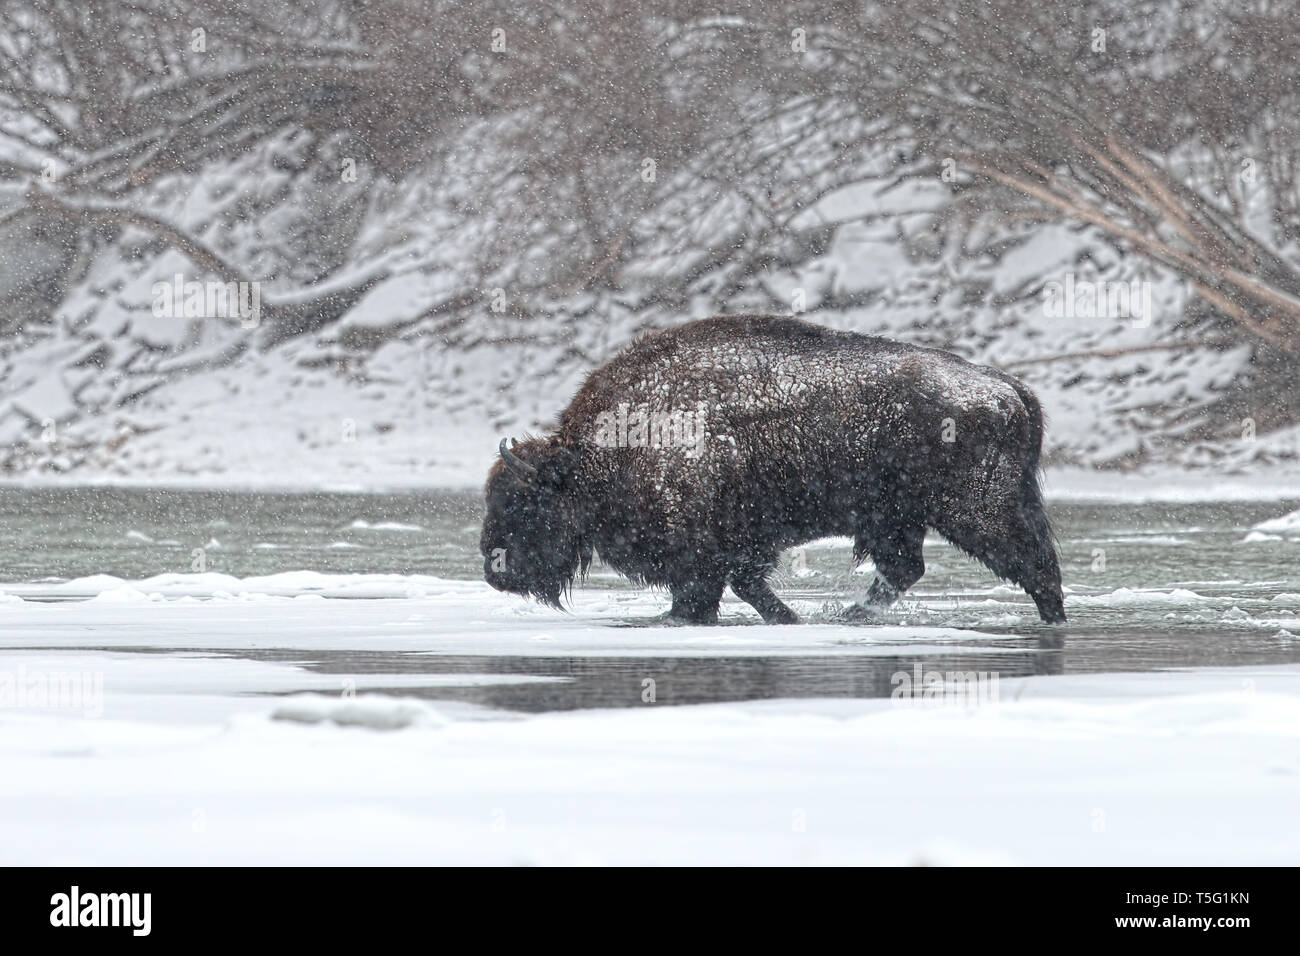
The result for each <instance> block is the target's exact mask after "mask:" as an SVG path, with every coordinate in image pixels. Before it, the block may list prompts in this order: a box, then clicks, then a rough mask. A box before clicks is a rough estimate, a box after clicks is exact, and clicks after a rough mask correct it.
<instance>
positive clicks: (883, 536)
mask: <svg viewBox="0 0 1300 956" xmlns="http://www.w3.org/2000/svg"><path fill="white" fill-rule="evenodd" d="M924 543H925V524H924V523H923V522H921V521H918V520H911V519H909V520H900V522H899V523H898V524H897V525H895V526H894V527H891V528H889V529H873V530H871V531H861V532H859V533H858V534H857V536H856V537H855V539H854V542H853V556H854V557H855V558H857V559H858V560H859V561H861V560H862V559H863V558H866V557H868V556H870V558H871V561H872V563H873V564H875V566H876V577H875V580H873V581H872V582H871V587H870V588H868V589H867V595H866V598H865V599H864V600H863V601H862V602H861V604H860V605H856V607H859V608H861V605H866V606H867V607H876V608H879V607H888V606H889V605H890V604H893V603H894V602H895V601H897V600H898V598H899V596H901V595H902V593H903V592H904V591H906V590H907V589H908V588H910V587H911V586H912V585H913V584H915V583H916V582H917V581H919V580H920V579H921V575H923V574H925V557H924V555H923V554H922V552H921V548H922V545H923V544H924ZM850 610H852V609H850ZM850 616H852V615H851V614H850Z"/></svg>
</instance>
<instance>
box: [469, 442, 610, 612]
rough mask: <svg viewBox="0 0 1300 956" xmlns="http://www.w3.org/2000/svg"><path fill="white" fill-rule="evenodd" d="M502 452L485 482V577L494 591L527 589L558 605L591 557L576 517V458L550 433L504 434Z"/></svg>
mask: <svg viewBox="0 0 1300 956" xmlns="http://www.w3.org/2000/svg"><path fill="white" fill-rule="evenodd" d="M500 452H501V457H500V459H499V460H498V461H497V462H496V464H495V465H493V466H492V471H491V472H490V473H489V474H488V481H487V489H486V495H487V516H486V517H485V518H484V519H483V535H482V537H481V538H480V540H479V549H480V550H481V551H482V552H483V576H484V577H485V578H486V579H487V582H488V584H490V585H492V586H493V587H494V588H496V589H497V590H498V591H511V592H513V593H515V594H531V595H532V596H533V597H535V598H538V599H539V600H542V601H545V602H546V603H547V604H549V605H551V606H552V607H557V608H558V607H560V606H561V604H560V597H561V595H562V594H563V593H564V592H566V591H567V590H568V589H569V586H570V585H571V584H572V583H573V578H574V576H575V575H576V574H578V572H579V571H580V570H581V572H582V573H583V574H585V573H586V572H587V566H588V565H589V564H590V563H591V548H590V546H589V545H584V543H583V539H582V534H581V527H580V525H581V523H580V521H579V506H580V501H579V496H580V490H579V488H578V487H577V472H578V468H577V464H578V457H577V455H576V454H575V453H574V451H573V450H571V449H569V448H566V447H564V446H563V445H561V444H560V443H559V440H558V439H555V438H550V439H543V438H533V439H529V440H528V441H524V442H521V443H517V444H515V445H514V447H513V448H507V447H506V443H505V441H504V439H503V440H502V442H501V447H500Z"/></svg>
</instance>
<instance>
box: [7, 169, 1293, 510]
mask: <svg viewBox="0 0 1300 956" xmlns="http://www.w3.org/2000/svg"><path fill="white" fill-rule="evenodd" d="M262 159H263V158H262V157H254V158H251V159H248V160H245V161H243V162H241V163H236V164H233V165H231V166H229V167H228V168H226V169H224V170H223V171H222V173H221V175H219V176H217V175H212V174H209V175H207V176H205V177H204V178H203V179H201V180H196V181H194V182H178V183H175V184H174V191H173V193H174V194H173V198H172V199H171V201H170V202H167V203H160V208H159V211H160V213H163V214H166V215H168V216H169V217H170V218H171V220H172V221H174V222H178V223H180V224H181V225H183V226H184V227H185V228H186V229H187V230H190V231H192V232H193V233H195V234H196V235H199V236H204V235H211V236H213V237H214V238H217V239H218V241H217V242H216V243H214V244H218V245H219V244H220V243H221V242H224V243H225V244H226V245H228V246H230V247H232V249H234V250H237V251H239V252H241V253H242V254H243V255H244V258H245V259H247V258H249V256H248V251H249V248H250V246H252V245H253V244H254V243H253V242H252V240H250V239H247V238H246V237H245V236H243V235H241V233H240V230H238V229H236V228H234V227H233V225H232V223H233V221H234V219H233V217H234V216H235V214H236V212H237V210H239V209H243V208H244V207H245V204H246V202H247V199H246V196H245V195H244V194H243V193H242V192H240V191H237V190H235V189H234V184H235V183H236V182H239V181H242V180H245V179H247V178H248V177H249V176H252V175H254V172H253V170H254V169H256V168H258V167H257V163H258V162H259V161H261V160H262ZM258 182H259V184H260V188H261V189H262V190H264V191H265V192H267V193H268V194H270V193H275V192H277V191H284V190H290V191H292V190H309V189H311V185H312V184H311V183H310V182H303V177H294V176H293V175H291V174H290V173H289V172H284V173H282V174H281V177H280V180H279V181H276V179H275V178H274V177H265V176H262V175H260V174H259V176H258ZM937 188H940V187H938V186H931V187H917V188H915V189H913V190H911V194H910V195H909V196H908V197H907V198H906V202H903V201H902V200H900V199H899V198H898V197H897V196H894V195H892V194H891V195H890V196H887V197H880V196H877V195H874V194H872V192H870V191H868V190H866V189H860V190H857V191H856V193H855V191H853V190H845V191H842V192H841V193H838V194H833V195H831V196H828V197H827V198H826V199H825V200H823V201H822V202H821V203H819V204H818V205H817V206H816V207H814V208H813V209H810V210H808V211H807V212H806V213H805V214H804V216H802V217H801V219H802V222H801V223H800V224H799V225H802V226H803V227H804V228H805V229H808V230H809V231H812V230H813V229H814V228H815V225H816V224H817V223H818V222H822V221H828V222H835V221H842V220H845V219H850V220H851V221H850V222H849V224H847V225H843V226H839V227H837V228H833V229H831V230H829V232H828V239H827V241H826V242H825V243H824V248H821V249H818V250H816V251H814V252H812V253H810V254H809V255H807V256H806V257H805V258H804V259H802V260H801V261H797V262H790V263H784V264H780V265H777V264H767V265H764V266H762V267H758V268H753V269H752V270H751V271H750V272H748V273H747V274H745V275H743V276H741V277H740V281H739V282H736V283H735V285H736V287H735V288H732V289H728V290H726V291H725V293H723V294H720V293H719V292H718V291H717V289H716V287H717V286H719V285H721V284H722V283H723V282H724V281H733V277H731V276H724V275H723V274H722V273H723V272H724V271H725V269H726V267H725V266H722V267H718V268H715V269H713V270H710V271H707V272H704V273H703V274H701V275H699V276H698V277H696V278H694V279H692V280H689V281H686V280H679V281H677V282H675V284H674V285H673V292H674V293H675V297H674V298H673V299H670V300H668V301H665V300H664V296H663V294H662V291H661V287H662V285H663V283H662V282H656V281H654V280H653V279H651V278H645V279H642V280H639V281H637V280H635V279H633V280H631V281H628V282H627V284H626V287H625V288H624V289H623V290H621V291H620V292H618V293H612V292H606V293H603V294H600V295H590V294H580V295H573V296H569V297H565V298H558V299H555V300H553V301H551V302H549V303H548V305H547V310H546V311H544V312H539V313H538V314H535V315H528V316H516V315H512V314H510V313H509V312H502V313H498V312H494V311H493V308H492V305H493V303H492V293H491V291H490V290H480V289H479V288H477V287H476V286H475V285H474V283H475V282H476V281H478V277H476V276H475V275H473V274H472V270H471V268H470V266H469V264H468V263H467V262H465V261H463V260H461V261H457V258H456V254H457V248H456V241H455V240H454V239H448V238H447V237H446V236H445V235H444V234H442V233H441V231H440V230H439V229H438V228H435V227H434V226H432V225H430V223H439V224H444V223H446V222H447V221H448V219H449V217H450V213H449V211H448V210H446V209H444V208H442V205H443V203H444V202H445V201H446V196H444V195H440V194H438V193H435V192H432V191H428V190H422V189H419V188H413V189H407V190H405V191H404V192H401V191H398V190H397V189H396V187H394V191H395V192H399V194H398V195H394V196H393V197H392V198H391V200H390V201H391V203H392V204H393V205H394V206H397V207H400V208H401V209H402V212H403V218H402V220H401V221H400V222H394V220H393V217H392V215H391V213H390V212H389V210H387V209H383V208H381V209H377V210H376V209H372V210H370V211H368V213H367V214H366V216H365V217H364V219H363V220H362V222H361V223H360V226H359V228H358V231H357V236H356V238H355V240H354V241H353V246H354V249H356V250H365V252H366V253H367V254H366V256H365V257H364V258H362V257H361V256H358V258H362V261H365V262H368V263H370V265H369V266H368V268H369V269H370V270H371V272H372V273H373V275H375V276H377V277H378V280H377V281H374V282H373V284H371V285H369V287H368V288H365V289H364V291H362V292H360V293H359V294H356V295H355V296H354V301H351V302H350V303H348V304H346V306H345V307H343V308H340V309H338V312H339V314H338V315H337V316H336V317H329V318H328V320H326V321H323V324H322V325H321V327H320V328H318V329H315V330H312V331H309V332H305V333H303V334H299V335H294V336H292V337H288V338H285V339H283V340H279V341H277V340H276V326H275V325H274V324H273V323H272V322H269V321H268V319H267V317H268V315H273V314H275V313H273V312H272V309H274V308H277V307H278V308H280V309H285V308H288V307H289V306H290V305H291V301H290V298H289V296H288V295H284V294H281V293H279V292H278V289H277V287H276V286H274V285H271V284H267V285H265V286H263V288H262V289H261V305H262V309H263V314H262V316H261V317H260V319H261V321H260V322H259V324H258V325H257V326H256V327H253V328H245V327H243V326H242V325H241V323H240V322H238V321H233V320H227V319H222V318H216V317H206V318H205V317H191V318H187V317H185V316H169V315H163V316H157V315H155V314H153V313H154V310H153V309H152V304H153V302H154V300H155V298H156V296H155V295H154V286H155V284H156V283H160V282H161V283H164V284H170V283H171V282H172V281H173V279H172V277H173V276H174V275H178V274H179V275H182V276H185V277H187V278H188V277H189V276H190V275H191V273H192V272H193V269H192V267H191V266H190V264H189V263H188V262H186V260H185V259H184V257H182V256H181V255H180V254H178V253H177V252H175V251H172V250H166V249H158V248H156V245H157V244H156V243H155V244H151V243H150V242H149V241H148V240H149V237H148V236H147V235H145V234H143V233H138V232H135V231H132V230H127V231H126V232H125V233H124V235H123V236H122V237H121V239H119V240H118V241H117V242H116V243H114V244H113V245H111V246H108V247H106V248H105V249H104V250H103V251H102V252H101V253H100V254H99V255H98V256H97V257H96V258H95V259H94V260H93V261H92V262H91V263H90V265H89V267H88V269H87V271H86V274H85V276H84V277H83V278H82V279H81V280H80V281H79V282H78V283H77V284H76V285H75V286H74V287H73V288H72V289H71V291H70V292H69V294H68V296H67V297H66V299H65V300H64V302H63V305H62V307H61V308H60V309H59V315H58V321H57V323H56V324H55V325H53V326H50V327H44V328H42V327H35V328H31V329H28V330H25V332H24V334H22V335H21V336H19V337H16V338H14V339H11V340H9V341H6V342H5V343H4V346H3V349H4V351H3V357H2V359H0V361H3V377H4V381H5V383H6V389H5V394H4V397H3V401H2V403H0V441H3V443H4V452H3V459H0V463H2V465H3V468H4V470H5V472H6V473H7V474H9V475H11V476H16V477H22V478H27V479H40V480H44V479H51V480H72V481H78V482H83V481H84V482H96V481H102V480H110V481H129V482H141V483H153V482H171V481H195V482H200V483H204V484H236V485H239V484H252V483H265V484H282V485H299V486H301V485H308V486H310V485H318V484H323V485H339V484H344V485H356V486H362V487H370V486H382V485H391V484H433V485H461V486H463V485H473V484H477V483H478V482H479V481H481V479H482V476H483V474H484V473H485V471H486V468H487V466H488V464H489V463H490V460H491V456H492V454H493V450H494V449H495V446H496V443H497V441H498V440H499V439H500V438H501V437H502V436H504V435H520V434H522V433H524V432H528V431H538V430H542V429H544V428H545V427H546V426H547V423H548V422H551V421H553V419H554V417H555V415H556V414H557V413H558V411H559V410H560V409H561V408H562V407H563V406H564V404H565V403H566V402H567V400H568V398H569V396H571V395H572V393H573V392H574V390H575V389H576V388H577V386H578V384H579V383H580V382H581V380H582V378H583V376H584V375H585V374H586V373H587V372H589V371H590V370H591V369H592V368H594V367H596V366H597V365H598V364H599V363H600V362H602V361H603V360H604V359H606V358H608V357H609V356H610V355H612V354H613V353H615V352H616V351H618V350H619V349H620V348H622V347H623V346H625V345H626V344H627V343H629V342H630V341H631V340H632V339H633V338H634V336H635V335H636V334H637V333H639V332H641V331H644V330H646V329H650V328H655V327H662V326H667V325H672V324H676V323H679V322H682V321H685V320H687V319H690V318H699V317H704V316H707V315H711V314H717V313H720V312H737V311H750V310H757V311H771V312H784V313H786V314H789V313H791V312H792V311H795V309H792V305H794V306H795V307H796V308H797V306H798V305H799V304H802V305H803V306H804V307H805V308H806V310H807V312H806V315H805V317H806V318H807V319H808V320H809V321H814V322H818V323H822V324H826V325H829V326H833V327H836V328H843V329H852V330H856V331H861V332H867V333H872V334H882V335H887V336H891V337H895V338H899V339H903V340H907V341H911V342H915V343H918V344H925V345H934V346H939V347H942V348H947V349H951V350H952V351H955V352H957V353H958V354H961V355H963V356H965V357H967V358H969V359H971V360H974V361H978V362H982V363H988V364H995V365H1000V366H1002V367H1005V368H1008V369H1009V370H1011V371H1013V372H1015V373H1016V374H1018V375H1020V376H1021V377H1022V378H1023V379H1025V380H1026V381H1027V382H1028V383H1029V384H1030V385H1031V386H1032V387H1034V388H1035V389H1036V390H1037V392H1038V393H1039V395H1040V397H1041V398H1042V400H1043V402H1044V406H1045V408H1046V411H1047V414H1048V418H1049V429H1048V433H1047V455H1046V459H1047V462H1048V464H1049V465H1056V466H1082V467H1100V468H1110V469H1120V470H1124V471H1131V470H1133V469H1135V468H1137V469H1142V468H1148V469H1149V468H1152V467H1155V468H1161V467H1162V466H1163V468H1164V469H1165V470H1166V471H1168V470H1169V469H1171V468H1188V469H1193V470H1194V472H1195V473H1197V474H1200V475H1202V476H1219V477H1223V476H1243V475H1244V476H1259V475H1263V476H1272V477H1274V478H1285V477H1286V476H1289V475H1292V474H1295V475H1300V459H1298V458H1297V449H1300V428H1296V427H1291V428H1289V429H1282V430H1275V431H1272V432H1269V433H1264V432H1263V430H1262V429H1261V431H1260V434H1259V435H1258V436H1257V437H1255V438H1254V440H1243V439H1242V428H1241V425H1240V422H1238V421H1236V420H1233V421H1228V422H1224V421H1221V420H1220V421H1218V422H1217V424H1218V427H1217V428H1211V432H1215V433H1217V435H1210V436H1207V437H1205V438H1198V439H1188V438H1185V437H1183V436H1184V435H1185V434H1186V433H1188V431H1189V430H1190V429H1193V428H1195V427H1196V426H1197V425H1198V424H1199V425H1202V426H1203V425H1204V424H1205V420H1206V419H1207V418H1208V419H1211V424H1212V425H1213V424H1214V418H1215V416H1218V417H1219V418H1220V419H1221V418H1222V412H1221V411H1219V410H1217V409H1216V406H1215V403H1216V401H1218V400H1220V399H1221V398H1222V397H1223V394H1224V392H1225V390H1226V389H1228V388H1229V387H1230V386H1232V385H1233V384H1234V383H1237V382H1238V381H1239V378H1240V377H1241V375H1242V374H1243V371H1244V370H1245V368H1246V364H1247V362H1248V360H1249V354H1250V350H1249V348H1247V347H1244V346H1243V347H1239V348H1235V349H1227V350H1223V351H1217V350H1212V349H1204V348H1199V349H1186V350H1179V349H1169V350H1159V351H1143V352H1136V353H1133V354H1130V355H1124V356H1119V357H1108V356H1093V357H1081V358H1074V359H1064V360H1059V359H1058V360H1055V361H1051V362H1041V363H1040V362H1035V361H1034V360H1036V359H1041V358H1049V357H1054V356H1061V355H1068V354H1073V353H1079V352H1097V351H1106V350H1120V349H1124V348H1126V347H1141V346H1144V345H1146V344H1148V343H1150V342H1151V341H1152V339H1153V337H1154V336H1153V328H1152V326H1154V327H1155V328H1157V329H1159V328H1160V327H1161V326H1162V325H1169V324H1171V319H1173V318H1177V317H1180V316H1181V315H1182V313H1183V310H1184V308H1185V305H1186V302H1187V298H1188V295H1187V291H1186V289H1185V288H1184V287H1183V285H1182V284H1181V283H1180V282H1179V281H1177V280H1175V279H1173V278H1171V277H1169V276H1167V275H1159V274H1151V273H1149V272H1144V271H1143V267H1142V265H1141V264H1140V263H1138V262H1135V261H1134V260H1132V259H1129V258H1125V257H1123V256H1122V255H1120V254H1119V253H1117V252H1116V251H1115V250H1114V249H1113V248H1111V247H1110V246H1108V245H1107V244H1105V243H1104V242H1103V241H1102V240H1101V239H1099V238H1098V237H1097V236H1096V235H1093V234H1090V233H1088V232H1085V231H1078V230H1072V229H1068V228H1065V227H1061V226H1050V227H1043V228H1041V229H1038V230H1036V231H1032V232H1027V233H1025V234H1023V235H1020V236H1017V237H1003V240H1002V242H1000V243H999V244H998V251H997V252H996V253H995V252H992V251H991V252H989V253H987V254H984V255H981V256H977V257H973V258H971V257H967V258H964V259H963V258H959V257H957V256H956V255H954V254H953V252H952V250H942V249H941V250H923V249H916V248H911V247H910V246H909V243H908V241H907V233H906V231H907V230H908V229H909V228H916V229H919V228H920V226H921V225H923V224H924V215H923V214H917V215H910V216H909V215H907V214H905V213H900V214H898V215H895V216H881V215H880V214H881V213H885V212H889V208H888V206H889V205H890V204H897V205H898V206H899V207H900V208H902V207H906V206H924V204H925V200H926V198H927V196H926V193H927V190H928V191H930V192H933V191H934V190H935V189H937ZM191 190H192V191H191ZM222 197H224V198H222ZM277 214H279V215H284V210H283V209H282V208H281V207H280V206H278V205H273V206H272V207H271V208H270V210H269V211H268V212H267V213H266V223H265V226H264V229H266V230H270V229H271V228H272V224H273V223H274V222H275V218H276V216H277ZM866 222H869V223H870V224H864V223H866ZM408 228H409V232H408V231H407V229H408ZM252 231H255V230H252ZM398 237H400V239H399V238H398ZM990 245H991V246H992V245H993V244H992V243H990ZM643 268H644V269H645V271H647V272H649V271H650V270H651V269H652V268H653V264H652V263H646V264H644V266H643ZM635 271H636V270H635V269H629V273H635ZM339 273H340V274H345V273H347V267H346V266H344V267H341V269H340V270H339ZM1066 275H1072V276H1074V277H1075V279H1076V280H1077V281H1078V282H1080V283H1083V282H1089V281H1096V282H1113V281H1117V280H1118V281H1123V282H1126V283H1127V282H1131V281H1133V280H1135V279H1137V280H1139V281H1149V282H1150V288H1151V290H1152V291H1151V303H1152V307H1153V311H1154V316H1153V317H1152V318H1151V321H1150V322H1148V321H1147V320H1146V319H1145V317H1142V316H1132V317H1114V318H1091V319H1078V318H1064V317H1054V316H1053V315H1050V314H1049V308H1048V307H1047V299H1046V295H1045V291H1044V289H1045V285H1046V284H1047V283H1051V282H1061V281H1063V277H1065V276H1066ZM322 281H323V282H325V283H328V282H334V283H335V284H336V285H339V286H340V287H342V286H343V285H344V284H345V283H344V282H342V281H340V278H339V276H338V275H335V276H333V277H328V278H326V279H324V280H322ZM319 285H320V284H315V287H317V288H318V287H319ZM308 287H312V286H308ZM301 288H302V287H301V286H300V287H299V291H298V293H297V294H301V291H300V290H301ZM800 299H801V300H802V302H801V303H800ZM449 302H451V303H452V305H451V307H450V308H447V307H446V304H447V303H449ZM1161 333H1162V338H1163V340H1164V341H1177V338H1175V337H1174V336H1173V335H1170V334H1168V333H1165V332H1164V330H1163V329H1161ZM1017 363H1026V364H1017ZM1247 413H1249V409H1247ZM1244 417H1245V414H1243V418H1244ZM1256 417H1258V413H1257V415H1256Z"/></svg>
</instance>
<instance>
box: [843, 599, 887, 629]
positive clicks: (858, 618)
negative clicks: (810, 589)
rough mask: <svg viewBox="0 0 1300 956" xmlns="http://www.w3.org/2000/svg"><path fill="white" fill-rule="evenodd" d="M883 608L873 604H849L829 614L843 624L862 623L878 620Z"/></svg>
mask: <svg viewBox="0 0 1300 956" xmlns="http://www.w3.org/2000/svg"><path fill="white" fill-rule="evenodd" d="M884 610H885V608H884V607H881V606H879V605H874V604H850V605H849V606H848V607H842V608H840V609H839V610H838V611H835V612H834V613H833V614H831V619H832V620H835V621H840V622H842V623H845V624H863V623H866V622H869V621H878V620H880V617H881V615H882V613H883V612H884Z"/></svg>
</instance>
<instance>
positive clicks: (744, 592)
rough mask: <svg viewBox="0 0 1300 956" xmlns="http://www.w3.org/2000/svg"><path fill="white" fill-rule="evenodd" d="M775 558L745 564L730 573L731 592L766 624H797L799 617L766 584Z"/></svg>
mask: <svg viewBox="0 0 1300 956" xmlns="http://www.w3.org/2000/svg"><path fill="white" fill-rule="evenodd" d="M774 564H775V558H773V559H772V560H770V561H759V562H745V563H744V564H742V565H741V567H740V568H738V569H737V570H735V571H732V572H731V590H733V591H735V592H736V597H738V598H740V599H741V600H742V601H744V602H745V603H747V604H748V605H749V606H750V607H752V608H753V609H754V610H755V611H757V612H758V613H759V614H761V615H762V616H763V622H764V623H766V624H798V623H799V615H797V614H795V613H794V611H792V610H790V608H789V606H788V605H786V603H785V602H784V601H782V600H781V599H780V598H779V597H777V596H776V592H775V591H773V590H772V586H771V585H770V584H768V583H767V576H768V575H769V574H770V573H771V572H772V567H773V565H774Z"/></svg>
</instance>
